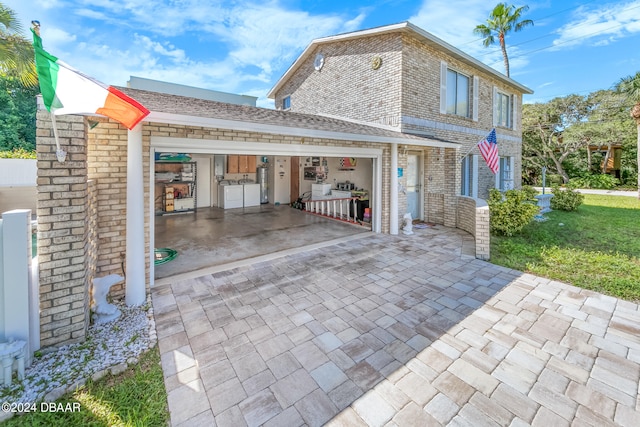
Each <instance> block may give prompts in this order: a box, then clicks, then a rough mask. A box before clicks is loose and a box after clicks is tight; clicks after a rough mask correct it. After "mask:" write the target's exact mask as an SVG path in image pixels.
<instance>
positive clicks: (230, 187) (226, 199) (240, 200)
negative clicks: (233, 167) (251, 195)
mask: <svg viewBox="0 0 640 427" xmlns="http://www.w3.org/2000/svg"><path fill="white" fill-rule="evenodd" d="M243 205H244V186H243V185H240V184H237V183H235V182H234V183H232V182H225V181H222V182H220V189H219V191H218V206H219V207H221V208H222V209H233V208H241V207H242V206H243Z"/></svg>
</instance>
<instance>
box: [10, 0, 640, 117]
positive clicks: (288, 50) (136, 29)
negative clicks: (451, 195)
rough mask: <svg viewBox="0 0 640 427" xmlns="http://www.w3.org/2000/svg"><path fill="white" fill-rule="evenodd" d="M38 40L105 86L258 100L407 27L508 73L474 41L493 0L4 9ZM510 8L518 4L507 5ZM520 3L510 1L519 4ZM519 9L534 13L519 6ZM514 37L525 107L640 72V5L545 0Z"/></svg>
mask: <svg viewBox="0 0 640 427" xmlns="http://www.w3.org/2000/svg"><path fill="white" fill-rule="evenodd" d="M0 3H3V4H4V5H5V6H8V7H10V8H11V9H13V10H14V11H15V12H16V13H17V15H18V18H19V20H20V22H21V24H22V27H23V30H24V31H23V33H24V35H25V36H28V37H29V39H31V33H30V32H29V30H28V29H29V28H30V27H31V24H30V22H31V21H32V20H38V21H40V24H41V36H42V39H43V45H44V48H45V49H46V50H47V51H48V52H49V53H51V54H53V55H55V56H57V57H58V58H60V59H61V60H63V61H64V62H66V63H68V64H69V65H71V66H73V67H74V68H76V69H78V70H80V71H82V72H84V73H85V74H88V75H90V76H92V77H94V78H96V79H98V80H100V81H102V82H103V83H106V84H109V85H116V86H126V84H127V81H128V80H129V77H130V76H136V77H143V78H148V79H154V80H162V81H168V82H173V83H180V84H184V85H188V86H195V87H202V88H207V89H213V90H218V91H223V92H230V93H237V94H242V95H251V96H255V97H258V106H260V107H267V108H273V101H272V100H270V99H267V98H266V96H267V93H268V92H269V90H270V89H271V88H272V87H273V86H274V85H275V83H276V82H277V81H278V79H279V78H280V77H282V75H283V74H284V73H285V72H286V70H287V69H288V68H289V67H290V66H291V64H292V63H293V62H294V61H295V60H296V58H297V57H298V56H299V55H300V54H301V53H302V51H303V50H304V49H305V48H306V47H307V46H308V45H309V43H311V41H312V40H313V39H316V38H320V37H325V36H330V35H335V34H341V33H345V32H351V31H357V30H363V29H367V28H373V27H379V26H384V25H389V24H395V23H399V22H403V21H409V22H411V23H413V24H415V25H417V26H418V27H421V28H422V29H424V30H426V31H428V32H430V33H431V34H433V35H435V36H436V37H439V38H441V39H443V40H444V41H446V42H448V43H449V44H451V45H453V46H455V47H457V48H458V49H460V50H462V51H464V52H465V53H467V54H469V55H471V56H473V57H475V58H476V59H478V60H480V61H482V62H484V63H485V64H487V65H489V66H490V67H493V68H495V69H496V70H497V71H499V72H501V73H504V72H505V70H504V65H503V60H502V53H501V52H500V49H499V47H498V46H493V47H490V48H485V47H484V46H483V44H482V40H481V39H480V38H479V37H477V36H475V35H474V34H473V29H474V28H475V26H476V25H478V24H483V23H485V22H486V20H487V18H488V16H489V14H490V12H491V10H492V9H493V7H494V6H495V4H497V3H498V1H496V2H495V3H494V2H491V1H486V0H423V1H416V0H414V1H411V0H349V1H344V0H341V1H336V0H330V1H329V0H318V1H298V0H234V1H220V0H0ZM508 3H509V2H508ZM509 4H511V3H509ZM513 4H514V5H515V6H516V7H519V6H523V5H525V4H527V3H513ZM528 6H529V9H528V11H527V12H525V13H524V15H523V18H525V19H531V20H533V21H534V25H533V27H527V28H524V29H523V30H522V31H520V32H517V33H510V34H508V35H507V37H506V44H507V52H508V54H509V58H510V61H509V63H510V68H511V78H512V79H514V80H516V81H517V82H519V83H521V84H523V85H525V86H527V87H528V88H530V89H532V90H533V91H534V94H533V95H525V97H524V101H525V102H527V103H534V102H546V101H548V100H550V99H552V98H555V97H558V96H565V95H569V94H579V95H587V94H589V93H590V92H593V91H596V90H600V89H610V88H612V86H613V85H614V84H615V83H616V82H617V81H618V80H620V79H621V78H622V77H625V76H629V75H632V74H635V73H636V72H637V71H640V0H627V1H607V0H598V1H595V0H590V1H573V0H540V1H535V2H530V3H528Z"/></svg>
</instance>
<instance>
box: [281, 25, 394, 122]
mask: <svg viewBox="0 0 640 427" xmlns="http://www.w3.org/2000/svg"><path fill="white" fill-rule="evenodd" d="M401 50H402V44H401V38H400V36H399V35H397V34H390V35H380V36H375V37H371V38H361V39H355V40H344V41H337V42H335V43H332V44H324V45H322V46H320V47H318V49H317V50H316V51H314V52H311V54H310V55H309V57H308V58H307V60H306V62H305V63H304V64H302V66H301V67H300V68H299V69H298V70H297V71H296V73H295V75H294V76H293V78H291V79H290V80H289V81H288V82H286V83H285V85H284V86H283V87H282V88H281V90H279V91H278V93H277V94H275V105H276V106H281V105H282V98H284V97H285V96H289V95H290V96H291V111H299V112H304V113H309V114H317V113H323V114H331V115H336V116H341V117H350V118H352V119H355V120H363V121H368V122H374V123H381V124H387V125H392V126H396V127H398V126H399V124H400V123H399V120H400V89H401V83H402V82H401V79H400V69H401V61H402V55H401ZM318 53H322V54H324V56H325V63H324V66H323V67H322V69H321V70H320V71H316V70H315V69H314V66H313V62H314V59H315V57H316V55H317V54H318ZM376 56H378V57H380V58H381V59H382V65H381V66H380V68H378V69H377V70H374V69H373V67H372V65H371V64H372V60H373V58H374V57H376Z"/></svg>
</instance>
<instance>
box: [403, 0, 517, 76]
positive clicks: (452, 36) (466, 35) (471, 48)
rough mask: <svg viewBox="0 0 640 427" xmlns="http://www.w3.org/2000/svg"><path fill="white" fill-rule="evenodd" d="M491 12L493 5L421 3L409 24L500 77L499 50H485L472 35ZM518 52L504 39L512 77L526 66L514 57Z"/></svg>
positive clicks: (450, 0)
mask: <svg viewBox="0 0 640 427" xmlns="http://www.w3.org/2000/svg"><path fill="white" fill-rule="evenodd" d="M493 8H494V5H493V3H488V2H486V1H485V0H424V1H423V3H422V5H421V7H420V10H419V11H418V13H417V14H415V15H414V16H412V17H411V18H409V21H411V22H412V23H413V24H416V25H417V26H419V27H420V28H422V29H424V30H426V31H428V32H429V33H431V34H433V35H435V36H436V37H439V38H441V39H442V40H444V41H446V42H447V43H449V44H451V45H452V46H454V47H457V48H458V49H460V50H462V51H464V52H465V53H467V54H469V55H471V56H473V57H474V58H476V59H478V60H479V61H482V62H484V63H485V64H487V65H489V66H490V67H492V68H494V69H496V70H497V71H499V72H501V73H504V72H505V71H504V61H503V58H502V51H501V50H500V48H499V47H498V46H497V45H496V46H492V47H488V48H485V47H484V46H483V44H482V39H481V38H480V37H478V36H476V35H474V34H473V29H474V28H475V27H476V26H477V25H479V24H483V23H485V22H486V21H487V18H488V17H489V15H490V14H491V11H492V10H493ZM461 11H464V13H461ZM519 52H520V49H518V48H517V47H515V46H509V36H507V53H508V55H509V68H510V69H511V75H512V76H513V75H514V74H515V72H516V71H517V70H518V69H521V68H524V67H525V66H526V65H528V63H529V60H528V58H527V57H524V56H518V53H519ZM512 57H513V59H512Z"/></svg>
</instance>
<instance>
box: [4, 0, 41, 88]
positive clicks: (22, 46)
mask: <svg viewBox="0 0 640 427" xmlns="http://www.w3.org/2000/svg"><path fill="white" fill-rule="evenodd" d="M21 32H22V27H21V25H20V22H19V21H18V18H17V17H16V14H15V12H14V11H13V10H11V9H10V8H8V7H6V6H5V5H3V4H2V3H0V74H1V75H5V76H14V77H17V78H18V79H19V80H20V81H21V82H22V84H23V85H25V86H28V87H31V86H36V85H37V84H38V75H37V73H36V68H35V64H34V53H33V46H32V44H31V42H30V41H29V40H28V39H27V38H25V37H24V36H22V35H21Z"/></svg>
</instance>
